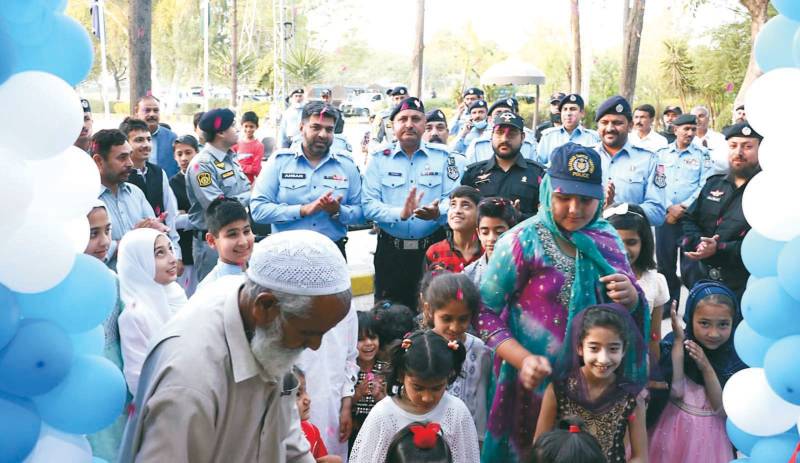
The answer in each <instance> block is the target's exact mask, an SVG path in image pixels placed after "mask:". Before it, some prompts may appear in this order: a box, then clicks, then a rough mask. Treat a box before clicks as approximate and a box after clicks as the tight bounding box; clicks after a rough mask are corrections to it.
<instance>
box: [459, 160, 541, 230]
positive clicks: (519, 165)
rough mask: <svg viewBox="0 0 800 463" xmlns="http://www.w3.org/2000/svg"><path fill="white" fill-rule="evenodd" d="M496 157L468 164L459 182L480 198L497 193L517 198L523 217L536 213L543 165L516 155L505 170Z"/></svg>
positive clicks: (510, 198)
mask: <svg viewBox="0 0 800 463" xmlns="http://www.w3.org/2000/svg"><path fill="white" fill-rule="evenodd" d="M495 158H496V156H492V157H491V158H489V159H487V160H486V161H481V162H476V163H474V164H470V165H469V166H468V167H467V171H466V172H464V175H463V176H462V177H461V184H462V185H469V186H471V187H475V188H477V189H478V190H480V192H481V196H483V197H491V196H497V197H500V198H505V199H508V200H509V201H515V200H517V199H519V202H520V212H521V213H522V217H523V219H527V218H528V217H531V216H533V215H534V214H536V211H537V210H538V209H539V184H540V183H541V182H542V176H544V170H545V169H544V167H543V166H542V165H541V164H539V163H538V162H536V161H531V160H528V159H525V158H523V157H522V155H520V154H517V157H516V159H515V161H514V164H512V165H511V168H510V169H508V171H507V172H506V171H503V169H502V168H501V167H500V166H499V165H497V162H496V161H495Z"/></svg>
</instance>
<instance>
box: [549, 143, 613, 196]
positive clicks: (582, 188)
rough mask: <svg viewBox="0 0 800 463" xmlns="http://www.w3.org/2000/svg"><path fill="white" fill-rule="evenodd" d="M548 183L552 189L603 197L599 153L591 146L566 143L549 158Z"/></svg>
mask: <svg viewBox="0 0 800 463" xmlns="http://www.w3.org/2000/svg"><path fill="white" fill-rule="evenodd" d="M547 174H548V175H550V183H551V184H552V186H553V191H555V192H557V193H563V194H568V195H581V196H588V197H590V198H596V199H601V200H602V199H603V174H602V167H601V161H600V155H599V154H597V151H595V150H594V149H592V148H589V147H586V146H581V145H578V144H576V143H566V144H564V145H561V146H559V147H558V148H556V150H555V151H553V155H552V156H551V158H550V168H549V169H548V170H547Z"/></svg>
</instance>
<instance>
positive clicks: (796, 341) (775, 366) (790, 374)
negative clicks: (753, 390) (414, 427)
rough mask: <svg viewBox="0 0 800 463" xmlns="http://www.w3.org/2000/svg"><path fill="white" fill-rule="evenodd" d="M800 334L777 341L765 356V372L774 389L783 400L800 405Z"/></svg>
mask: <svg viewBox="0 0 800 463" xmlns="http://www.w3.org/2000/svg"><path fill="white" fill-rule="evenodd" d="M798 353H800V336H787V337H785V338H782V339H779V340H777V341H775V343H774V344H773V345H772V347H770V348H769V350H768V351H767V355H765V356H764V373H765V374H766V375H767V382H768V383H769V385H770V387H771V388H772V390H773V391H775V393H776V394H778V396H780V397H781V398H782V399H783V400H785V401H787V402H789V403H793V404H795V405H800V368H798V367H797V355H798Z"/></svg>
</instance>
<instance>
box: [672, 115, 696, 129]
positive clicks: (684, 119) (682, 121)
mask: <svg viewBox="0 0 800 463" xmlns="http://www.w3.org/2000/svg"><path fill="white" fill-rule="evenodd" d="M689 124H691V125H697V116H695V115H694V114H682V115H680V116H678V117H676V118H675V120H674V121H672V125H673V126H675V127H679V126H681V125H689Z"/></svg>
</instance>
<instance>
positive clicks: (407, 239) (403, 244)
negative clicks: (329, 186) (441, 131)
mask: <svg viewBox="0 0 800 463" xmlns="http://www.w3.org/2000/svg"><path fill="white" fill-rule="evenodd" d="M391 119H392V124H393V127H394V130H395V135H396V137H397V142H396V143H395V144H394V145H393V146H392V147H390V148H386V149H384V150H381V151H378V152H375V153H373V154H372V155H371V157H370V161H369V163H368V166H367V172H366V174H365V175H364V189H363V192H362V206H363V208H364V216H365V218H366V219H367V220H372V221H374V222H375V223H376V224H378V226H379V227H380V231H379V233H378V245H377V248H376V249H375V260H374V263H375V298H376V300H380V299H391V300H394V301H399V302H402V303H403V304H405V305H407V306H409V307H411V308H412V309H413V308H415V307H416V306H417V300H418V295H417V291H418V289H419V288H418V284H419V280H420V278H421V276H422V262H423V259H424V257H425V251H426V249H427V248H428V246H430V245H431V244H433V243H435V242H437V241H441V240H442V239H444V238H445V234H444V231H443V229H442V225H444V224H445V223H446V222H447V208H448V202H449V195H450V192H452V191H453V189H454V188H455V187H456V186H457V185H458V183H459V179H460V175H461V172H460V171H459V169H458V166H456V164H455V161H454V160H453V158H452V157H451V156H450V155H449V153H448V152H447V151H445V150H443V149H440V148H438V147H437V146H441V145H430V144H428V143H425V142H423V141H422V134H423V132H424V131H425V122H426V119H425V109H424V106H423V104H422V102H421V101H420V100H419V99H417V98H407V99H405V100H403V101H402V102H401V103H400V104H399V105H398V106H396V107H395V109H394V110H393V111H392V114H391Z"/></svg>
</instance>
